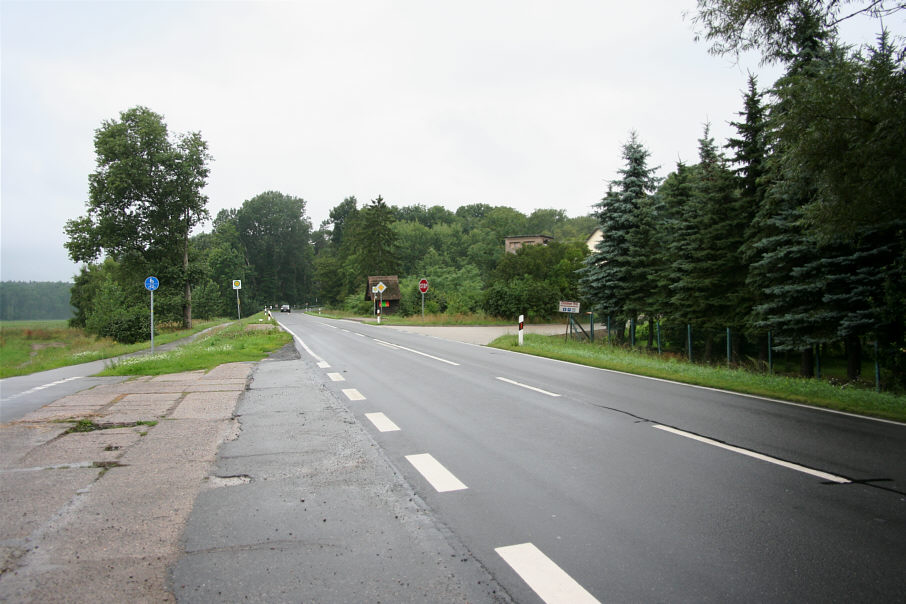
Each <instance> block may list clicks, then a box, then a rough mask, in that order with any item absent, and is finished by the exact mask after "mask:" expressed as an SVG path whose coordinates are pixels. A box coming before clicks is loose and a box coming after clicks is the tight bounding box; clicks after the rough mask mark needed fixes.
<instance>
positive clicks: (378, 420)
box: [365, 413, 400, 432]
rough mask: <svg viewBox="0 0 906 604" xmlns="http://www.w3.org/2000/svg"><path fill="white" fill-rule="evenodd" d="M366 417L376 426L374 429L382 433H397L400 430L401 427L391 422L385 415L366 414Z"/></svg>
mask: <svg viewBox="0 0 906 604" xmlns="http://www.w3.org/2000/svg"><path fill="white" fill-rule="evenodd" d="M365 417H367V418H368V419H369V420H371V423H372V424H374V427H375V428H377V429H378V430H380V431H381V432H396V431H397V430H399V429H400V427H399V426H397V425H396V424H394V423H393V422H392V421H391V420H390V418H388V417H387V416H386V415H384V414H383V413H366V414H365Z"/></svg>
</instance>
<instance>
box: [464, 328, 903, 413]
mask: <svg viewBox="0 0 906 604" xmlns="http://www.w3.org/2000/svg"><path fill="white" fill-rule="evenodd" d="M448 341H451V342H452V341H453V340H448ZM460 343H461V344H468V342H460ZM468 345H469V346H478V347H479V348H490V347H489V346H481V345H480V344H468ZM494 350H495V351H497V352H508V353H510V354H518V355H522V356H530V357H532V358H535V359H541V360H545V361H551V362H553V363H563V364H564V365H572V366H574V367H584V368H585V369H593V370H595V371H604V372H606V373H616V374H619V375H626V376H629V377H634V378H639V379H641V380H652V381H655V382H664V383H665V384H674V385H676V386H685V387H687V388H698V389H699V390H710V391H711V392H720V393H722V394H732V395H733V396H743V397H745V398H751V399H754V400H756V401H768V402H771V403H780V404H781V405H789V406H791V407H799V408H801V409H808V410H810V411H823V412H824V413H833V414H834V415H843V416H846V417H852V418H854V419H864V420H868V421H873V422H881V423H883V424H893V425H894V426H900V427H904V426H906V422H899V421H896V420H893V419H884V418H883V417H872V416H870V415H859V414H857V413H848V412H846V411H838V410H837V409H828V408H827V407H816V406H814V405H805V404H803V403H794V402H792V401H784V400H781V399H779V398H770V397H767V396H758V395H757V394H748V393H746V392H733V391H732V390H723V389H721V388H712V387H710V386H699V385H697V384H687V383H685V382H677V381H675V380H665V379H664V378H656V377H651V376H648V375H639V374H637V373H629V372H627V371H619V370H617V369H605V368H603V367H592V366H591V365H582V364H581V363H573V362H571V361H561V360H560V359H550V358H547V357H539V356H535V355H531V354H528V353H525V352H518V351H516V350H506V349H505V348H495V349H494Z"/></svg>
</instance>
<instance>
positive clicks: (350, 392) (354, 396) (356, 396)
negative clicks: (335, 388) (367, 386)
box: [343, 388, 365, 401]
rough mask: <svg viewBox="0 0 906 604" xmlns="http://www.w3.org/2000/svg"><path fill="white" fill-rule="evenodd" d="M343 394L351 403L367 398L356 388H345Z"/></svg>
mask: <svg viewBox="0 0 906 604" xmlns="http://www.w3.org/2000/svg"><path fill="white" fill-rule="evenodd" d="M343 394H345V395H346V398H348V399H349V400H351V401H364V400H365V396H364V395H363V394H362V393H361V392H359V391H358V390H356V389H355V388H344V389H343Z"/></svg>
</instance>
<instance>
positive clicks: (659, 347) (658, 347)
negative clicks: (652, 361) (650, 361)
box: [657, 319, 661, 356]
mask: <svg viewBox="0 0 906 604" xmlns="http://www.w3.org/2000/svg"><path fill="white" fill-rule="evenodd" d="M657 353H658V356H660V354H661V320H660V319H658V320H657Z"/></svg>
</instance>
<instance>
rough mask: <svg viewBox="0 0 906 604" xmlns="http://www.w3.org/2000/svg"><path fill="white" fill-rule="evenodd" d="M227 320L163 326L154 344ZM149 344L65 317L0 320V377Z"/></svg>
mask: <svg viewBox="0 0 906 604" xmlns="http://www.w3.org/2000/svg"><path fill="white" fill-rule="evenodd" d="M227 321H229V319H213V320H210V321H195V322H194V323H193V327H192V329H167V330H165V331H162V332H161V333H158V334H157V335H155V336H154V344H155V345H156V346H161V345H163V344H167V343H169V342H173V341H174V340H179V339H182V338H185V337H188V336H191V335H194V334H196V333H198V332H200V331H203V330H205V329H208V328H210V327H213V326H216V325H220V324H223V323H226V322H227ZM149 336H150V334H149ZM150 346H151V342H150V341H144V342H138V343H136V344H117V343H116V342H114V341H113V340H111V339H110V338H98V337H95V336H93V335H91V334H88V333H86V332H85V330H84V329H78V328H72V327H68V326H67V322H66V321H3V322H0V378H6V377H12V376H17V375H28V374H31V373H36V372H38V371H47V370H48V369H56V368H58V367H67V366H69V365H78V364H80V363H88V362H90V361H99V360H101V359H109V358H113V357H117V356H121V355H124V354H129V353H132V352H137V351H139V350H144V349H147V348H150Z"/></svg>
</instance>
